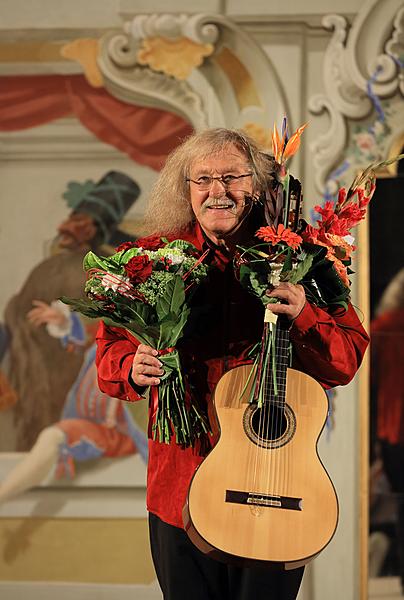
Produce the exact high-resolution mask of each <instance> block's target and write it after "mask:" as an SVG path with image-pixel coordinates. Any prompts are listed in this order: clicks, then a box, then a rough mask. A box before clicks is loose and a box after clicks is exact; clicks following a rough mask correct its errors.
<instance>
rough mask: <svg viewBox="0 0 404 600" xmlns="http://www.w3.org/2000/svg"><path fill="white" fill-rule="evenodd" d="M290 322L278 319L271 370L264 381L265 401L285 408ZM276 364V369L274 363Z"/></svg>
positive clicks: (270, 364)
mask: <svg viewBox="0 0 404 600" xmlns="http://www.w3.org/2000/svg"><path fill="white" fill-rule="evenodd" d="M289 358H290V354H289V329H288V322H287V321H285V320H284V319H282V318H278V320H277V323H276V331H275V344H274V345H272V346H271V350H270V357H269V359H268V360H269V365H268V366H269V368H268V369H267V373H266V379H265V381H264V390H265V401H266V402H269V403H270V404H275V405H278V406H283V405H284V403H285V398H286V375H287V368H288V365H289ZM274 362H275V369H274V368H273V363H274Z"/></svg>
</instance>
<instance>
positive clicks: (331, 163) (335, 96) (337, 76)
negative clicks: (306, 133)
mask: <svg viewBox="0 0 404 600" xmlns="http://www.w3.org/2000/svg"><path fill="white" fill-rule="evenodd" d="M323 25H324V27H325V28H327V29H332V30H333V36H332V39H331V41H330V44H329V46H328V49H327V51H326V54H325V58H324V69H323V79H324V87H325V94H321V95H315V96H313V97H312V98H311V99H310V102H309V110H310V111H311V112H313V113H314V114H320V113H322V112H324V111H326V112H327V113H328V115H329V117H330V127H329V129H328V131H327V132H326V133H325V134H323V135H321V136H320V137H319V138H318V139H317V140H316V141H315V143H314V144H313V145H312V147H311V150H312V152H313V155H314V160H313V162H314V166H315V172H316V176H315V177H316V180H315V183H316V187H317V188H318V190H319V191H320V192H321V193H323V192H324V191H325V190H326V189H327V191H328V192H331V193H333V192H334V191H335V190H334V189H333V184H332V182H331V183H329V184H328V187H327V179H328V176H329V174H330V172H331V171H332V169H333V167H335V165H337V164H338V163H339V162H340V161H341V158H342V157H343V153H344V149H345V148H346V146H347V144H348V143H349V141H350V140H349V131H350V123H351V122H352V121H360V120H364V119H367V118H368V117H369V116H370V115H371V113H372V110H373V108H374V105H373V102H372V100H371V98H370V97H369V83H371V84H372V93H373V94H374V95H375V96H377V98H378V99H382V100H383V99H386V98H393V99H394V100H393V102H397V103H398V102H402V101H403V98H402V96H404V79H403V77H404V76H403V60H404V34H403V29H404V5H403V1H402V0H384V2H379V0H368V2H367V3H366V5H365V7H364V9H363V10H362V11H361V12H360V13H359V14H358V16H357V18H356V19H355V21H354V23H353V25H352V27H351V29H350V30H348V24H347V21H346V19H345V18H343V17H341V16H338V15H328V16H326V17H325V18H324V19H323Z"/></svg>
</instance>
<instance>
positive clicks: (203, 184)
mask: <svg viewBox="0 0 404 600" xmlns="http://www.w3.org/2000/svg"><path fill="white" fill-rule="evenodd" d="M243 177H252V173H244V174H243V175H220V177H212V176H211V175H202V176H201V177H198V179H196V180H195V179H187V181H188V182H190V181H191V182H192V183H194V184H195V185H197V186H198V188H199V189H200V190H210V188H211V187H212V185H213V182H214V181H220V183H221V184H222V185H223V187H224V188H225V189H226V190H237V189H239V185H240V183H241V182H240V181H239V180H240V179H242V178H243Z"/></svg>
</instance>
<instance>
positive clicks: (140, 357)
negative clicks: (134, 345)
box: [132, 344, 164, 386]
mask: <svg viewBox="0 0 404 600" xmlns="http://www.w3.org/2000/svg"><path fill="white" fill-rule="evenodd" d="M157 356H158V352H157V350H155V349H154V348H151V347H150V346H146V345H145V344H140V345H139V347H138V349H137V352H136V354H135V356H134V358H133V364H132V379H133V381H134V382H135V383H136V384H137V385H140V386H149V385H158V384H159V383H160V379H159V376H161V375H164V370H163V369H162V362H161V361H160V360H159V359H158V358H157Z"/></svg>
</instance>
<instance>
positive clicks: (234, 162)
mask: <svg viewBox="0 0 404 600" xmlns="http://www.w3.org/2000/svg"><path fill="white" fill-rule="evenodd" d="M247 166H248V161H247V157H246V156H244V155H243V154H242V153H241V152H239V151H238V150H236V149H231V150H229V151H223V152H220V153H217V154H214V155H209V156H205V157H202V158H199V159H196V160H195V161H194V162H193V163H192V165H191V171H212V170H215V169H217V168H220V170H226V171H231V170H233V169H236V168H240V167H247Z"/></svg>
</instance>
